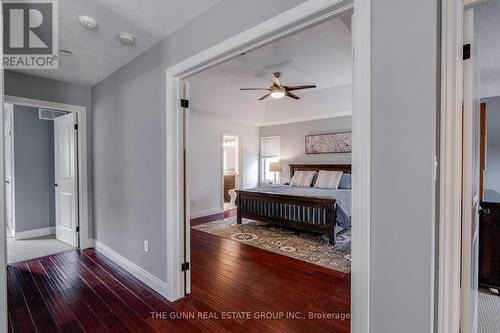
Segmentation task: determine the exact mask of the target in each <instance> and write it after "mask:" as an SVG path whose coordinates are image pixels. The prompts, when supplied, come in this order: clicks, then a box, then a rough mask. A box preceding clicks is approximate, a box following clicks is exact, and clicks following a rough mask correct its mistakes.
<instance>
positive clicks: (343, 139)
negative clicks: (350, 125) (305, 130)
mask: <svg viewBox="0 0 500 333" xmlns="http://www.w3.org/2000/svg"><path fill="white" fill-rule="evenodd" d="M305 151H306V154H332V153H350V152H352V132H351V131H346V132H337V133H326V134H311V135H306V138H305Z"/></svg>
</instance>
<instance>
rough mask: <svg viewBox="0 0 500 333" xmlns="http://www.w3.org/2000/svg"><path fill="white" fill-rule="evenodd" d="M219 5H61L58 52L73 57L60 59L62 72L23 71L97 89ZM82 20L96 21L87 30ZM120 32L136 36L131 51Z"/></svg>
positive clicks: (147, 1) (174, 0) (143, 1)
mask: <svg viewBox="0 0 500 333" xmlns="http://www.w3.org/2000/svg"><path fill="white" fill-rule="evenodd" d="M217 2H219V0H59V47H60V48H61V49H68V50H71V51H72V52H73V53H74V55H73V56H72V57H64V56H61V57H60V59H59V60H60V61H59V69H58V70H22V71H20V72H23V73H27V74H32V75H36V76H41V77H46V78H51V79H56V80H61V81H66V82H74V83H81V84H85V85H95V84H96V83H98V82H100V81H101V80H103V79H104V78H106V77H107V76H108V75H110V74H111V73H113V72H114V71H116V70H117V69H118V68H120V67H122V66H123V65H125V64H126V63H128V62H130V61H131V60H132V59H134V58H135V57H137V56H138V55H139V54H141V53H143V52H144V51H146V50H147V49H148V48H150V47H151V46H153V45H154V44H156V43H157V42H159V41H160V40H161V39H163V38H165V37H166V36H168V35H169V34H171V33H172V32H173V31H175V30H177V29H178V28H180V27H181V26H183V25H184V24H186V23H187V22H189V21H190V20H191V19H193V18H194V17H195V16H197V15H199V14H201V13H202V12H204V11H206V10H207V9H208V8H210V7H211V6H213V5H214V4H216V3H217ZM79 15H89V16H92V17H94V18H96V19H97V22H98V24H99V28H98V29H97V30H95V31H89V30H86V29H85V28H83V27H82V26H80V25H79V23H78V16H79ZM119 32H129V33H132V34H134V35H135V36H136V44H135V45H134V46H132V47H129V46H125V45H122V44H121V43H120V42H119V41H118V40H117V39H116V34H117V33H119Z"/></svg>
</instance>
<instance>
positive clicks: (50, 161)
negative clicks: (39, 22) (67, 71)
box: [3, 96, 90, 263]
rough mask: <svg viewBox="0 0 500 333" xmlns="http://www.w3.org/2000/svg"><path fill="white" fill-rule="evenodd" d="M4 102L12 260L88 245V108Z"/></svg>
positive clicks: (11, 99) (14, 100) (7, 214)
mask: <svg viewBox="0 0 500 333" xmlns="http://www.w3.org/2000/svg"><path fill="white" fill-rule="evenodd" d="M5 102H6V103H5V105H4V108H5V110H6V112H4V119H3V121H4V127H5V135H4V144H5V146H6V147H10V149H6V150H5V154H4V160H5V165H6V168H5V177H6V178H5V179H6V182H5V185H4V186H5V193H6V201H5V203H6V207H5V208H6V209H5V218H6V221H11V222H10V223H7V224H8V225H10V226H12V233H10V234H9V235H8V236H11V237H8V238H7V244H8V245H7V253H8V254H9V258H8V262H9V263H13V262H18V261H24V260H27V259H31V258H37V257H41V256H44V255H49V254H53V253H58V252H62V251H66V250H70V249H74V248H75V247H80V248H87V247H89V243H90V240H89V238H88V236H89V234H88V212H87V210H88V207H87V206H88V204H87V202H88V200H87V198H86V196H87V193H88V192H87V190H88V184H87V180H86V179H87V177H86V172H87V165H86V163H87V149H86V143H85V141H84V140H86V137H87V135H86V133H84V132H83V130H86V128H87V126H86V112H85V111H86V109H85V108H84V107H80V106H74V105H67V104H61V103H53V102H46V101H41V100H33V99H27V98H19V97H14V96H6V98H5ZM8 129H10V130H8ZM16 129H17V131H16ZM82 141H84V142H82ZM9 166H10V167H9Z"/></svg>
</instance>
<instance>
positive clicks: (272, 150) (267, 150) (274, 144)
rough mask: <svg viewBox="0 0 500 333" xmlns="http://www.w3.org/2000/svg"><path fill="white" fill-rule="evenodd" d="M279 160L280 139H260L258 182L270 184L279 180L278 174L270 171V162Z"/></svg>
mask: <svg viewBox="0 0 500 333" xmlns="http://www.w3.org/2000/svg"><path fill="white" fill-rule="evenodd" d="M279 160H280V137H279V136H266V137H261V138H260V180H261V182H262V183H270V182H275V181H277V180H279V174H278V172H272V171H270V168H271V163H272V162H279Z"/></svg>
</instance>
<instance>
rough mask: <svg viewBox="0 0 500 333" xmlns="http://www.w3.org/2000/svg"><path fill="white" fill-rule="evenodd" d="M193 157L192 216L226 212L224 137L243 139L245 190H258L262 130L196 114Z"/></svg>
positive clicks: (193, 117) (192, 128)
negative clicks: (223, 191)
mask: <svg viewBox="0 0 500 333" xmlns="http://www.w3.org/2000/svg"><path fill="white" fill-rule="evenodd" d="M189 131H190V135H189V140H190V142H189V143H190V144H189V158H190V161H189V162H190V168H189V175H190V194H191V216H200V215H201V214H213V213H214V212H216V211H217V210H221V209H222V167H223V165H222V151H223V146H222V135H223V133H226V134H232V135H238V136H240V144H241V158H242V165H241V176H242V178H241V179H242V188H250V187H255V186H256V185H257V183H258V173H259V128H258V127H257V126H252V125H248V124H245V123H242V122H238V121H234V120H233V121H231V120H228V119H225V118H220V117H217V116H213V115H211V114H209V113H206V112H203V111H192V113H191V117H190V128H189Z"/></svg>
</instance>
